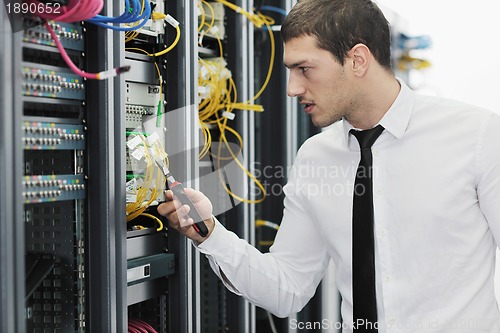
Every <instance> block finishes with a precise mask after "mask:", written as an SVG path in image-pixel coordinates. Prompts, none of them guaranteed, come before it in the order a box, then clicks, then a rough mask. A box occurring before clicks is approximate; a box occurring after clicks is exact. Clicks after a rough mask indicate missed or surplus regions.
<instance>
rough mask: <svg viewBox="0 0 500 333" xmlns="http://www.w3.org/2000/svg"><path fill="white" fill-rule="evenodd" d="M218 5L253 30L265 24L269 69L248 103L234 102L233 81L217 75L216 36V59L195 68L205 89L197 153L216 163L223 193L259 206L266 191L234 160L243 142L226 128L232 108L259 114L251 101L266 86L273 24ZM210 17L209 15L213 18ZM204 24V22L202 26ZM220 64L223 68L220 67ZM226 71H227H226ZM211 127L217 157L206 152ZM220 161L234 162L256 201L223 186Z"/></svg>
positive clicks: (269, 19)
mask: <svg viewBox="0 0 500 333" xmlns="http://www.w3.org/2000/svg"><path fill="white" fill-rule="evenodd" d="M217 1H218V2H221V3H223V4H224V5H226V6H228V7H229V8H231V9H233V10H235V11H237V12H239V13H241V14H242V15H245V16H246V17H248V18H249V19H250V21H251V22H252V23H253V24H255V25H256V26H257V27H259V28H260V27H262V25H266V28H267V31H268V33H269V39H270V42H271V55H270V62H269V68H268V72H267V75H266V79H265V81H264V83H263V85H262V87H261V88H260V89H259V91H258V92H257V93H256V94H255V95H254V96H253V97H252V98H251V99H249V100H248V101H246V102H237V90H236V85H235V84H234V80H233V79H232V78H231V76H230V75H229V77H224V76H223V75H221V73H223V72H224V69H225V68H222V67H225V61H224V58H223V47H222V42H221V40H220V38H217V37H216V40H217V42H218V44H219V60H218V61H214V60H207V59H199V68H200V71H201V72H202V73H204V74H203V75H199V79H198V86H199V87H204V88H205V89H208V92H205V96H204V98H202V99H201V101H200V103H199V118H200V126H201V129H202V131H203V137H204V139H205V145H204V147H203V148H202V150H201V151H200V158H202V157H204V156H205V155H206V154H207V153H211V154H212V156H213V157H215V158H216V159H217V161H218V162H217V163H218V172H219V178H220V181H221V183H222V184H223V186H224V188H225V190H226V191H227V192H228V193H229V194H230V195H231V196H232V197H234V198H236V199H237V200H239V201H241V202H247V203H254V204H255V203H259V202H262V201H263V200H264V199H265V198H266V195H267V194H266V191H265V188H264V186H263V185H262V184H261V183H260V182H259V180H258V179H257V178H256V177H255V176H254V175H252V174H251V173H250V171H248V170H247V169H246V168H245V166H244V165H243V164H242V163H241V162H240V161H239V160H238V158H237V156H238V155H239V154H240V153H241V149H242V147H243V139H242V138H241V136H240V135H239V133H238V132H237V131H236V130H234V129H233V128H231V127H229V126H228V125H227V121H228V116H229V115H230V114H231V113H232V112H233V110H234V109H240V110H250V111H256V112H260V111H263V107H262V106H261V105H255V104H253V102H254V101H255V100H256V99H257V98H259V97H260V96H261V95H262V93H263V92H264V90H265V89H266V87H267V85H268V84H269V81H270V78H271V74H272V71H273V65H274V58H275V52H276V51H275V40H274V34H273V32H272V29H271V26H270V25H271V24H273V23H274V20H273V19H272V18H269V17H267V16H265V15H263V14H262V13H260V12H259V13H258V14H253V13H252V14H251V13H248V12H246V11H244V10H242V9H241V8H240V7H238V6H236V5H234V4H231V3H229V2H227V1H224V0H217ZM213 16H214V15H212V17H213ZM205 25H207V23H205ZM222 65H224V66H222ZM226 70H227V69H226ZM222 110H224V118H223V119H221V117H220V115H219V113H220V111H222ZM212 125H216V126H217V128H218V130H219V133H220V134H219V136H220V142H221V144H220V145H219V149H218V151H217V154H216V155H215V154H214V153H213V152H210V146H211V142H212V138H211V134H210V127H209V126H212ZM226 133H231V134H232V135H233V136H234V137H235V138H236V140H237V143H238V144H237V146H238V147H239V151H237V152H235V151H233V149H232V148H231V147H230V144H229V141H228V139H227V136H226ZM223 146H224V147H225V148H226V150H227V152H228V153H229V155H228V156H222V147H223ZM223 160H234V161H235V163H236V164H237V165H238V166H239V167H240V168H241V169H242V170H243V171H244V172H245V174H246V175H247V176H248V177H249V178H250V179H251V180H252V181H253V182H254V183H255V184H256V186H257V187H258V188H259V189H260V191H261V197H260V198H259V199H256V200H248V199H245V198H242V197H241V196H238V195H237V194H235V193H233V192H232V191H231V190H230V189H229V188H228V187H227V185H226V183H225V180H224V177H223V174H222V168H221V161H223Z"/></svg>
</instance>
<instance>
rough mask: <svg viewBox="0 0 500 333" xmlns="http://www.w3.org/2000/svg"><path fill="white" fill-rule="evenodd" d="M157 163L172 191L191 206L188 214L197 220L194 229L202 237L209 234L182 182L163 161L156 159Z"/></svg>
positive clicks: (184, 203) (183, 202) (182, 201)
mask: <svg viewBox="0 0 500 333" xmlns="http://www.w3.org/2000/svg"><path fill="white" fill-rule="evenodd" d="M156 164H157V165H158V166H159V167H160V169H161V170H162V172H163V174H164V175H165V177H166V178H167V182H168V187H169V188H170V190H172V192H174V195H175V196H176V197H177V199H179V201H180V202H181V203H182V204H183V205H187V206H189V208H190V209H189V214H188V215H189V217H191V218H192V219H193V221H194V222H195V223H194V224H193V228H194V230H196V232H197V233H198V234H200V236H201V237H206V236H207V235H208V228H207V226H206V225H205V223H204V222H203V219H202V218H201V216H200V213H199V212H198V210H197V209H196V207H195V205H194V204H193V202H192V201H191V199H189V197H188V196H187V195H186V192H185V191H184V186H183V185H182V183H180V182H178V181H176V180H175V178H174V176H172V174H171V173H170V170H169V169H168V168H167V167H166V166H164V165H163V164H162V163H160V162H159V161H158V160H156Z"/></svg>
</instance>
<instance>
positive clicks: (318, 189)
mask: <svg viewBox="0 0 500 333" xmlns="http://www.w3.org/2000/svg"><path fill="white" fill-rule="evenodd" d="M380 124H381V125H382V126H383V127H384V128H385V131H384V132H383V133H382V135H381V136H380V137H379V138H378V139H377V141H376V142H375V144H374V145H373V147H372V152H373V169H372V172H373V173H372V179H373V192H374V193H373V200H374V202H373V203H374V215H375V226H374V227H375V230H374V234H375V266H376V289H377V290H376V291H377V307H378V320H379V321H378V323H376V324H377V325H378V328H379V332H380V333H393V332H394V333H415V332H426V333H482V332H485V333H486V332H488V333H498V332H500V313H499V310H498V305H497V301H496V299H495V293H494V282H493V274H494V266H495V250H496V247H497V244H498V243H499V241H500V117H499V116H498V115H496V114H494V113H492V112H487V111H485V110H481V109H479V108H477V107H474V106H470V105H466V104H463V103H459V102H456V101H451V100H446V99H441V98H435V97H427V96H420V95H417V94H415V93H414V92H413V91H411V90H410V89H409V88H408V87H407V86H406V85H405V84H404V83H401V91H400V93H399V95H398V97H397V99H396V100H395V102H394V104H393V105H392V106H391V108H390V109H389V110H388V112H387V113H386V114H385V115H384V117H383V118H382V119H381V120H380ZM351 128H352V126H351V125H350V124H349V123H348V122H347V121H339V122H337V123H336V124H334V125H333V126H332V127H331V128H329V129H328V130H326V131H324V132H323V133H320V134H318V135H315V136H314V137H312V138H310V139H309V140H307V141H306V142H305V143H304V145H303V146H302V147H301V148H300V150H299V152H298V154H297V158H296V160H295V163H294V166H293V168H292V170H291V173H290V175H289V180H288V184H287V185H286V186H285V189H284V190H285V194H286V198H285V201H284V206H285V209H284V214H283V220H282V222H281V227H280V229H279V231H278V233H277V236H276V239H275V242H274V245H273V246H272V247H271V249H270V253H266V254H262V253H260V252H259V251H258V250H256V249H255V248H254V247H252V246H250V245H249V244H248V243H247V242H246V241H244V240H241V239H239V238H238V237H237V236H236V235H235V234H233V233H232V232H230V231H227V230H226V229H225V228H224V227H223V226H222V225H221V224H220V223H218V222H217V224H216V227H215V229H214V231H213V233H212V235H211V236H210V237H209V238H208V239H207V240H206V241H204V242H203V243H202V244H200V245H199V246H198V248H199V250H200V251H201V252H202V253H205V254H206V255H207V257H208V258H209V260H210V262H211V265H212V268H213V269H214V271H215V272H216V274H218V275H219V276H221V273H220V271H222V272H223V273H224V279H223V280H224V282H225V284H226V286H227V287H228V288H229V289H230V290H232V291H233V292H235V293H237V294H239V295H243V296H244V297H246V298H247V299H248V300H250V301H251V302H253V303H255V304H256V305H258V306H261V307H263V308H265V309H268V310H269V311H271V312H273V313H274V314H276V315H278V316H287V315H289V314H290V313H293V312H295V311H299V310H300V309H301V308H302V307H303V306H304V305H305V304H306V303H307V302H308V300H309V299H310V298H311V297H312V296H313V294H314V292H315V289H316V287H317V285H318V283H319V282H320V280H321V278H322V277H323V275H324V273H325V270H326V268H327V265H328V263H329V261H330V258H332V259H333V262H334V264H335V266H336V272H337V276H336V282H337V287H338V289H339V291H340V293H341V295H342V307H341V308H342V318H343V322H344V323H343V332H351V331H352V327H353V326H355V325H356V323H352V292H351V290H352V272H351V250H352V242H351V240H352V237H351V232H352V230H351V223H352V221H351V218H352V204H353V187H354V179H355V173H356V169H357V166H358V163H359V159H360V153H359V145H358V142H357V140H356V139H355V138H354V137H353V136H352V135H350V134H349V130H350V129H351Z"/></svg>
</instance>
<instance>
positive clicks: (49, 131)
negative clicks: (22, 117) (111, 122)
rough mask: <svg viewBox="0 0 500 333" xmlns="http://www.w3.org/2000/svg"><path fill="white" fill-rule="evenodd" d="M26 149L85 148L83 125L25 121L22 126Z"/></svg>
mask: <svg viewBox="0 0 500 333" xmlns="http://www.w3.org/2000/svg"><path fill="white" fill-rule="evenodd" d="M21 129H22V131H23V134H24V136H23V138H22V140H23V144H24V149H30V150H45V149H50V150H53V149H71V150H81V149H85V128H84V126H83V125H66V124H56V123H50V122H38V121H24V122H23V126H22V128H21Z"/></svg>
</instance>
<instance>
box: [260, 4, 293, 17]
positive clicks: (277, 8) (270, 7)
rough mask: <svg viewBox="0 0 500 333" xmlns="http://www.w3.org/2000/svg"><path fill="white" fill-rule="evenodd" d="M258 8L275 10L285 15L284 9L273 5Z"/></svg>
mask: <svg viewBox="0 0 500 333" xmlns="http://www.w3.org/2000/svg"><path fill="white" fill-rule="evenodd" d="M260 10H267V11H270V12H275V13H278V14H281V15H283V16H286V15H287V12H286V10H284V9H283V8H279V7H274V6H261V7H260Z"/></svg>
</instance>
